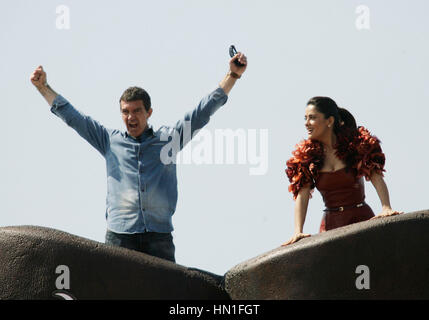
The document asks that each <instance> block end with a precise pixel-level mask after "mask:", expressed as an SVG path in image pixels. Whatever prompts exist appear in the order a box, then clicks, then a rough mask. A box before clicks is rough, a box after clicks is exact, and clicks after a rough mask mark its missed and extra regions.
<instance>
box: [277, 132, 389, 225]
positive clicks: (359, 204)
mask: <svg viewBox="0 0 429 320" xmlns="http://www.w3.org/2000/svg"><path fill="white" fill-rule="evenodd" d="M337 138H338V139H337V144H336V145H335V150H336V156H337V157H338V158H339V159H341V160H342V161H343V162H344V163H346V164H347V167H346V168H343V169H340V170H337V171H333V172H321V171H320V170H321V168H322V167H323V161H324V157H325V156H324V151H323V144H322V143H321V142H319V141H315V140H311V139H307V140H304V141H301V142H300V143H299V144H297V145H296V148H295V150H294V151H293V152H292V154H293V157H292V158H290V159H289V160H288V161H287V163H286V164H287V169H286V170H285V171H286V174H287V176H288V178H289V181H290V185H289V191H290V192H292V194H293V198H294V199H296V197H297V196H298V193H299V191H300V190H301V189H302V188H303V187H308V186H310V188H311V192H313V190H314V188H317V189H318V190H319V191H320V193H321V194H322V197H323V201H324V202H325V206H326V208H325V210H324V212H325V214H324V216H323V219H322V223H321V225H320V232H323V231H327V230H331V229H335V228H338V227H342V226H345V225H348V224H351V223H355V222H360V221H364V220H368V219H370V218H371V217H373V216H374V212H373V211H372V210H371V208H370V207H369V206H368V205H367V204H366V203H365V188H364V180H363V178H365V179H366V180H370V177H371V175H372V174H373V173H378V174H381V175H383V172H384V171H385V170H384V164H385V156H384V153H383V152H382V150H381V147H380V140H378V139H377V137H375V136H372V135H371V134H370V133H369V131H368V130H367V129H365V128H364V127H359V128H358V130H357V133H356V134H354V135H353V136H348V137H345V136H343V137H341V136H340V137H337ZM310 197H311V194H310Z"/></svg>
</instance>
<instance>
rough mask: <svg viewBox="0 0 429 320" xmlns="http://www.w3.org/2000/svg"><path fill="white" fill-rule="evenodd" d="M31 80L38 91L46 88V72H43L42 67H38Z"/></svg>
mask: <svg viewBox="0 0 429 320" xmlns="http://www.w3.org/2000/svg"><path fill="white" fill-rule="evenodd" d="M30 80H31V83H32V84H33V85H34V86H35V87H36V88H38V89H40V88H42V87H43V86H46V84H47V82H46V72H45V71H44V70H43V67H42V66H38V67H37V68H36V70H34V71H33V73H32V74H31V77H30Z"/></svg>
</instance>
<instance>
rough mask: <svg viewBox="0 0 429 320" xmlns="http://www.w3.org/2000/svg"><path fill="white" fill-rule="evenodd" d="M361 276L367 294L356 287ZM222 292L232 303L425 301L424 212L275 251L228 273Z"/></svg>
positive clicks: (428, 287) (428, 261)
mask: <svg viewBox="0 0 429 320" xmlns="http://www.w3.org/2000/svg"><path fill="white" fill-rule="evenodd" d="M360 265H364V266H367V267H368V270H367V271H369V272H365V273H364V272H362V271H361V270H359V269H357V267H358V266H360ZM366 275H369V282H368V283H369V289H365V288H361V286H359V285H358V286H357V285H356V282H358V284H361V283H362V282H361V281H363V280H365V279H362V277H363V276H366ZM365 283H366V282H365ZM225 288H226V291H227V292H228V293H229V295H230V297H231V298H232V299H429V211H427V210H426V211H418V212H413V213H407V214H402V215H398V216H392V217H386V218H381V219H374V220H369V221H364V222H360V223H355V224H352V225H348V226H345V227H342V228H338V229H334V230H330V231H328V232H324V233H321V234H316V235H313V236H311V237H309V238H305V239H302V240H300V241H298V242H296V243H294V244H292V245H289V246H286V247H278V248H276V249H274V250H272V251H270V252H267V253H264V254H262V255H260V256H257V257H255V258H253V259H250V260H248V261H245V262H243V263H240V264H238V265H237V266H235V267H233V268H232V269H230V270H229V271H228V272H227V273H226V274H225ZM358 288H360V289H358Z"/></svg>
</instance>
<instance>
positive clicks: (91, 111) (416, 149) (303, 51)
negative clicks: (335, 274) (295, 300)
mask: <svg viewBox="0 0 429 320" xmlns="http://www.w3.org/2000/svg"><path fill="white" fill-rule="evenodd" d="M60 5H65V6H67V7H68V8H69V10H70V11H69V13H70V28H69V29H58V28H57V27H56V20H57V18H58V16H59V14H57V13H56V8H57V7H58V6H60ZM359 5H365V6H367V7H368V9H369V22H370V28H369V30H368V29H361V30H359V29H358V28H357V27H356V20H357V19H359V17H360V16H361V15H360V14H359V13H356V8H357V7H358V6H359ZM428 12H429V2H427V1H424V0H421V1H417V0H413V1H405V0H403V1H387V0H384V1H380V0H378V1H374V0H372V1H369V0H367V1H353V0H350V1H340V0H337V1H333V0H332V1H318V0H311V1H310V0H307V1H283V0H278V1H249V0H242V1H230V0H216V1H214V0H205V1H197V0H195V1H190V0H188V1H183V0H180V1H129V0H125V1H120V2H119V1H82V0H81V1H77V0H75V1H53V0H50V1H37V2H36V1H2V2H1V3H0V25H1V28H0V41H1V44H2V45H1V55H0V57H1V59H0V75H1V77H0V90H1V95H2V103H1V105H2V106H1V110H2V117H1V118H0V128H1V129H0V130H1V136H0V137H1V138H0V139H1V145H2V156H1V157H0V170H1V171H0V173H1V177H2V182H1V185H0V197H1V198H0V201H1V206H2V209H1V213H0V226H9V225H39V226H46V227H51V228H56V229H59V230H63V231H66V232H69V233H72V234H75V235H79V236H82V237H86V238H89V239H93V240H96V241H100V242H104V235H105V232H106V222H105V198H106V169H105V162H104V159H103V158H102V157H101V156H100V154H99V153H98V152H97V151H96V150H95V149H93V148H92V147H91V146H90V145H89V144H88V143H87V142H86V141H84V140H83V139H82V138H81V137H80V136H79V135H77V134H76V133H75V132H74V131H73V130H72V129H70V128H69V127H67V126H66V125H65V123H63V122H62V121H61V120H60V119H58V118H57V117H55V116H54V115H53V114H52V113H51V112H50V110H49V106H48V105H47V103H46V102H45V101H44V99H43V98H42V97H41V96H40V95H39V93H38V92H37V90H36V89H35V88H34V87H33V86H32V84H31V82H30V81H29V77H30V74H31V73H32V71H33V70H34V68H36V67H37V66H38V65H39V64H41V65H43V66H44V68H45V70H46V71H47V73H48V82H49V83H50V85H51V86H52V87H53V88H54V90H56V91H57V92H58V93H60V94H62V95H63V96H64V97H66V98H67V99H69V101H70V102H71V103H72V104H73V105H74V106H75V107H76V108H77V109H79V110H81V111H83V112H84V113H86V114H88V115H90V116H92V117H93V118H95V119H97V120H98V121H100V122H101V123H102V124H103V125H105V126H106V127H109V128H119V129H122V130H123V129H124V126H123V123H122V120H121V117H120V113H119V106H118V99H119V97H120V95H121V94H122V92H123V91H124V90H125V89H126V88H127V87H129V86H131V85H137V86H141V87H143V88H145V89H147V90H148V92H149V93H150V95H151V98H152V104H153V108H154V112H153V115H152V117H151V122H150V123H151V124H152V125H153V126H154V127H155V128H158V127H159V126H161V125H163V124H166V125H169V124H174V123H175V122H176V121H177V120H178V119H180V118H181V117H182V116H183V115H184V113H185V112H187V111H189V110H191V109H193V108H194V107H195V106H196V104H197V103H198V101H199V100H200V99H201V98H202V97H203V96H204V95H205V94H207V93H208V92H210V91H211V90H213V89H215V88H216V87H217V85H218V83H219V81H220V80H221V79H222V78H223V76H224V75H225V73H226V72H227V70H228V60H229V55H228V47H229V45H230V44H235V45H236V47H237V48H238V49H239V50H241V51H243V52H244V53H245V54H246V55H247V56H248V60H249V66H248V70H247V72H246V73H245V75H244V76H243V77H242V79H240V80H239V81H238V83H237V85H236V87H235V88H234V89H233V90H232V92H231V94H230V97H229V101H228V102H227V104H226V105H225V106H224V107H223V108H222V109H220V110H219V111H218V112H217V113H216V114H215V115H214V117H213V118H212V120H211V121H210V123H209V124H208V126H207V127H206V128H207V129H208V130H210V132H212V133H213V132H214V130H215V129H232V130H238V129H243V130H245V131H246V132H248V130H250V129H254V130H256V131H257V132H260V130H263V129H268V155H267V156H268V171H267V173H266V174H265V175H261V176H254V175H249V168H251V167H253V166H252V165H250V164H241V165H240V164H233V165H226V164H224V165H195V164H193V165H190V164H188V165H180V166H178V180H179V186H178V188H179V200H178V204H177V210H176V213H175V215H174V218H173V223H174V226H175V231H174V233H173V235H174V241H175V245H176V259H177V262H178V263H179V264H182V265H186V266H191V267H196V268H201V269H204V270H207V271H211V272H214V273H217V274H223V273H225V272H226V271H228V270H229V269H230V268H232V267H233V266H234V265H236V264H238V263H240V262H243V261H245V260H247V259H250V258H252V257H255V256H257V255H259V254H262V253H264V252H266V251H269V250H271V249H274V248H275V247H277V246H279V245H280V244H281V243H282V242H284V241H286V240H288V239H289V238H290V237H291V236H292V233H293V206H294V202H293V200H292V195H291V194H290V193H288V191H287V188H288V184H289V183H288V180H287V178H286V176H285V173H284V169H285V162H286V160H287V159H288V158H289V157H290V156H291V151H292V150H293V148H294V145H295V144H296V143H297V142H298V141H300V140H301V139H302V138H305V136H306V132H305V128H304V121H303V116H304V109H305V103H306V102H307V101H308V99H309V98H311V97H312V96H316V95H325V96H330V97H332V98H333V99H334V100H335V101H336V102H337V103H338V104H339V105H340V106H343V107H346V108H348V109H349V111H351V112H352V113H353V114H354V116H355V118H356V120H357V122H358V124H359V125H364V126H366V127H367V128H369V130H370V131H371V132H372V133H373V134H375V135H376V136H378V137H379V138H380V140H381V141H382V147H383V150H384V152H385V153H386V158H387V163H386V170H387V173H386V182H387V184H388V187H389V191H390V196H391V203H392V206H393V208H394V209H397V210H403V211H406V212H411V211H416V210H421V209H427V208H428V205H427V200H426V199H425V197H424V194H425V191H426V189H427V181H426V179H427V177H428V174H427V171H426V170H425V169H424V168H425V167H426V166H427V158H428V156H429V151H428V148H427V139H426V138H427V126H428V118H429V111H428V101H429V90H427V87H428V84H429V77H428V71H429V69H428V67H429V62H428V56H429V46H428V45H427V43H428V41H427V40H428V39H429V20H428V19H427V13H428ZM422 169H423V170H422ZM366 191H367V202H368V203H369V204H370V206H371V207H372V208H373V210H374V211H375V212H376V213H378V212H379V211H380V209H381V205H380V202H379V200H378V197H377V195H376V192H375V190H374V188H373V187H372V185H371V184H369V183H367V184H366ZM323 208H324V206H323V203H322V200H321V197H320V194H319V193H318V192H317V191H315V192H314V197H313V199H312V200H311V202H310V206H309V210H308V214H307V220H306V223H305V227H304V232H308V233H312V234H314V233H317V232H318V229H319V225H320V221H321V218H322V209H323Z"/></svg>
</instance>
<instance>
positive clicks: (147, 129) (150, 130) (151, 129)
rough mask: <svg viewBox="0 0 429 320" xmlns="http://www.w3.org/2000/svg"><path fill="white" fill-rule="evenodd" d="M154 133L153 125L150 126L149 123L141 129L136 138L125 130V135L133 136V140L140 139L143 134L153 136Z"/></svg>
mask: <svg viewBox="0 0 429 320" xmlns="http://www.w3.org/2000/svg"><path fill="white" fill-rule="evenodd" d="M154 135H155V134H154V132H153V127H152V126H151V125H149V124H148V125H147V127H146V129H145V130H144V131H143V133H142V134H141V135H139V136H138V137H137V138H134V137H132V136H130V135H129V134H128V131H125V136H126V137H127V138H128V137H130V138H133V139H135V140H137V141H140V140H141V139H143V137H144V136H154Z"/></svg>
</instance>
